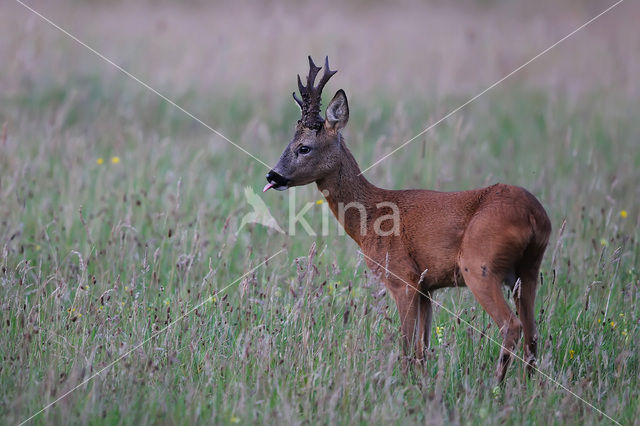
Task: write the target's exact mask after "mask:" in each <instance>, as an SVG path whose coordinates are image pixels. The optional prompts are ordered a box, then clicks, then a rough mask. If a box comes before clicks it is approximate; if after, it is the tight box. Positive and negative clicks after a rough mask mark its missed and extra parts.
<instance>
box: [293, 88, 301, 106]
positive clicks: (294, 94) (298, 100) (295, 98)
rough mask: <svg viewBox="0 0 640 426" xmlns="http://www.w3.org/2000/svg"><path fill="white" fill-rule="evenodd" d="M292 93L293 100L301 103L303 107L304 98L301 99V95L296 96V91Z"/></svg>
mask: <svg viewBox="0 0 640 426" xmlns="http://www.w3.org/2000/svg"><path fill="white" fill-rule="evenodd" d="M292 94H293V100H294V101H296V103H297V104H298V105H300V108H302V105H303V104H302V99H300V98H299V97H297V96H296V92H293V93H292Z"/></svg>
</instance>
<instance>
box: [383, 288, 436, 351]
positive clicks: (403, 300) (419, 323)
mask: <svg viewBox="0 0 640 426" xmlns="http://www.w3.org/2000/svg"><path fill="white" fill-rule="evenodd" d="M393 284H396V285H389V286H388V288H389V289H390V292H391V295H392V296H393V298H394V299H395V301H396V305H397V307H398V314H399V316H400V329H401V331H402V341H403V349H404V353H405V354H406V355H409V356H414V357H415V358H416V359H417V360H418V361H420V362H422V361H423V360H424V354H425V351H426V349H427V348H428V346H429V333H430V331H431V315H432V306H431V299H430V298H429V297H425V296H424V295H422V294H420V292H418V291H417V290H416V289H415V288H414V287H412V286H410V285H407V284H406V283H401V282H397V283H393Z"/></svg>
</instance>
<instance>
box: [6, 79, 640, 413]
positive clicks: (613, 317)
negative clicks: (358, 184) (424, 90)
mask: <svg viewBox="0 0 640 426" xmlns="http://www.w3.org/2000/svg"><path fill="white" fill-rule="evenodd" d="M71 87H73V88H74V90H73V91H72V90H70V88H71ZM174 95H175V98H176V99H178V101H179V103H181V104H183V105H184V106H185V107H187V109H189V110H190V111H194V112H195V113H196V115H198V116H199V117H201V118H202V119H203V120H204V121H206V122H208V123H210V124H212V125H213V126H214V127H216V128H219V129H221V130H222V131H223V132H224V133H225V134H226V135H227V136H228V137H230V138H231V139H233V140H234V141H237V142H238V143H240V144H241V145H243V146H244V147H246V148H247V149H248V150H249V151H250V152H252V153H255V154H256V156H258V157H259V158H262V159H264V160H265V161H266V162H267V163H269V164H273V163H275V160H276V159H277V157H278V156H279V154H280V152H281V150H282V148H283V147H284V146H285V144H286V141H288V140H289V138H290V137H291V130H292V127H293V124H294V122H295V120H296V117H297V112H296V109H295V107H294V105H293V103H292V102H290V99H289V98H288V95H287V94H286V93H284V94H283V95H282V104H281V105H279V106H277V107H276V108H271V109H268V110H265V109H264V108H261V106H260V104H259V102H256V101H255V99H251V97H250V96H249V95H240V96H235V95H226V96H219V95H218V96H215V95H212V96H205V95H204V94H202V93H199V92H197V91H192V92H190V93H186V94H174ZM205 99H206V100H205ZM464 100H466V99H445V100H444V101H441V102H439V103H438V105H435V104H434V103H430V102H428V101H425V100H423V99H413V100H410V101H406V102H404V103H403V104H402V105H399V104H398V103H397V102H396V101H395V100H394V99H393V98H392V97H389V96H388V95H385V94H383V93H381V94H380V95H379V96H378V97H376V98H372V99H369V100H368V101H369V102H364V101H362V100H360V101H359V102H358V103H353V104H352V106H351V109H352V120H351V122H350V123H349V126H348V129H347V132H346V137H347V140H348V143H349V145H350V146H351V147H352V149H353V151H354V153H355V155H356V158H357V159H358V160H359V161H360V163H361V166H362V167H363V168H364V167H366V166H368V165H369V164H371V163H372V162H373V161H374V160H375V159H377V158H379V157H380V156H381V155H382V154H383V153H386V152H388V151H390V150H391V149H392V148H393V147H395V146H397V145H398V144H399V143H401V142H402V141H404V140H406V139H408V138H409V137H411V136H413V135H414V134H415V133H417V132H418V131H420V130H421V129H422V128H424V127H425V125H426V123H428V122H429V120H431V121H434V120H436V119H438V118H439V117H440V116H442V115H443V112H446V111H448V110H449V109H451V108H453V107H455V106H457V105H458V104H460V103H461V101H464ZM616 103H617V100H616V99H611V98H610V97H607V96H606V95H603V94H598V93H594V94H592V95H589V96H585V97H584V99H581V101H580V102H578V103H570V102H568V101H564V100H563V99H562V96H557V95H555V96H551V94H548V93H545V92H540V91H534V90H528V89H523V88H520V87H517V86H514V85H507V86H506V87H504V88H502V89H500V90H497V91H495V92H492V93H491V94H490V95H487V96H485V97H483V98H482V99H481V100H479V101H478V102H476V103H475V104H473V105H472V106H471V107H469V108H468V109H465V110H463V111H461V112H460V113H459V114H457V115H455V116H454V117H453V118H451V119H450V120H449V121H447V122H445V123H442V124H441V125H440V126H438V127H436V128H435V129H433V131H432V132H430V133H429V134H427V135H426V136H425V138H424V139H422V140H418V141H416V142H415V143H414V144H413V145H410V146H408V147H407V148H406V149H404V150H402V151H400V152H398V153H397V154H396V155H394V156H392V157H390V158H388V159H387V160H386V161H385V162H383V163H382V164H381V165H379V166H377V167H376V168H374V169H372V170H371V171H370V172H368V173H367V176H368V177H369V179H370V180H372V181H373V182H374V183H376V184H378V185H380V186H384V187H389V188H391V187H394V188H402V187H424V188H438V189H441V190H461V189H468V188H472V187H478V186H482V185H485V184H489V183H493V182H496V181H502V182H508V183H513V184H517V185H521V186H525V187H527V188H528V189H530V190H531V191H532V192H534V193H535V194H536V195H537V196H538V197H539V198H540V199H541V201H542V203H543V204H544V205H545V206H546V208H547V210H548V212H549V214H550V217H551V219H552V223H553V227H554V231H553V235H552V239H551V242H550V244H549V248H548V251H547V254H546V256H545V260H544V263H543V266H542V276H543V279H544V283H543V285H541V287H540V290H539V292H538V298H537V312H538V321H539V328H540V341H539V352H540V353H539V366H540V369H541V370H542V371H544V372H545V373H546V374H548V375H549V376H551V377H552V378H553V379H554V380H555V381H557V382H559V383H560V384H562V385H563V386H566V387H567V388H569V389H570V390H571V391H572V392H575V393H576V394H577V395H579V396H580V397H581V398H584V399H585V400H586V401H589V402H590V403H592V404H594V405H595V406H596V407H598V408H600V409H602V410H603V411H604V412H606V413H607V414H608V415H609V416H611V417H612V418H614V419H616V420H617V421H620V422H621V423H624V424H631V423H634V422H635V421H637V420H636V419H637V418H638V416H639V415H640V392H639V391H638V389H639V388H640V382H639V375H640V369H639V361H640V360H639V356H638V348H637V342H638V341H640V325H639V324H640V300H639V292H640V269H639V268H638V265H640V262H639V260H640V249H639V247H638V237H639V227H638V217H639V214H640V211H639V209H638V205H637V199H638V197H639V196H640V194H639V193H638V182H639V181H640V173H639V172H638V170H639V169H640V150H638V147H637V140H638V136H639V135H640V124H639V123H638V121H637V118H636V117H635V116H634V114H635V112H637V110H638V109H637V105H626V104H625V105H616ZM0 120H1V121H2V122H4V121H7V122H8V123H9V125H8V138H7V139H6V140H5V141H2V140H0V154H1V155H0V218H1V221H0V256H1V257H0V302H1V306H2V309H1V310H0V319H1V323H0V324H1V327H2V328H3V331H2V333H0V360H1V363H0V383H1V386H0V388H1V389H2V390H1V391H0V423H3V424H11V423H17V422H21V421H23V420H25V419H26V418H28V417H29V416H30V415H32V414H34V413H36V412H37V411H38V410H40V409H41V408H42V407H43V406H45V405H46V404H47V403H49V402H50V401H53V400H55V399H56V398H58V397H60V396H62V395H63V394H64V393H65V392H67V391H69V390H71V389H73V388H74V387H75V386H77V385H78V384H80V383H82V381H83V380H85V379H86V378H88V377H90V376H91V375H92V374H94V373H96V372H98V371H100V370H101V369H102V368H104V367H105V366H107V365H109V363H111V362H113V361H114V360H116V359H118V357H119V356H120V355H122V354H125V353H127V351H129V350H130V349H131V348H133V347H135V346H136V345H137V344H139V343H140V342H142V341H144V340H145V339H148V338H150V337H151V336H152V334H153V333H154V332H155V331H157V330H161V329H163V328H164V327H165V326H166V325H168V324H170V323H171V322H172V321H176V320H177V322H176V323H175V325H173V326H172V327H170V328H169V329H167V330H166V331H164V332H162V333H160V334H159V335H158V336H157V337H155V338H153V339H151V340H150V341H149V342H147V343H145V344H144V345H142V346H141V347H140V348H138V349H136V350H134V351H133V353H131V354H130V355H129V356H126V357H124V359H122V360H121V361H119V362H117V363H116V364H115V365H114V366H113V367H112V368H109V369H108V370H107V371H105V372H103V373H102V374H100V375H99V376H98V377H95V378H94V379H92V380H91V381H89V382H88V383H87V384H85V385H82V386H80V387H79V388H78V389H77V390H75V391H74V392H72V393H71V394H69V395H68V396H67V397H66V398H64V399H63V400H61V401H60V402H58V403H56V404H55V405H54V406H53V407H51V408H50V409H48V410H47V411H45V412H44V413H41V414H39V415H38V416H37V417H36V418H35V419H34V420H33V423H36V424H45V423H91V424H98V423H107V424H139V423H166V424H190V423H193V422H200V423H208V422H214V423H220V424H227V423H235V422H238V423H286V424H289V423H291V424H299V423H307V424H308V423H332V424H333V423H340V424H352V423H375V424H387V423H394V424H406V423H436V424H438V423H480V424H484V423H495V424H504V423H506V424H520V423H527V424H545V423H546V424H565V423H569V424H582V423H604V424H606V423H608V420H607V419H606V418H604V417H603V416H601V415H600V414H598V413H597V412H595V411H594V410H592V409H591V408H589V407H588V406H587V405H585V404H584V403H582V402H580V401H579V400H578V399H577V398H576V397H575V396H572V395H570V394H569V393H568V392H566V391H565V390H563V389H561V388H559V387H558V386H557V385H556V384H554V383H553V382H552V381H550V380H547V379H545V377H543V376H542V375H536V376H535V377H534V378H533V379H532V380H529V381H527V380H525V379H524V377H523V366H522V364H521V363H519V362H515V363H514V364H513V365H512V367H511V369H510V371H509V374H508V376H507V381H506V385H505V387H504V388H503V389H497V390H496V389H494V383H493V371H494V368H495V364H496V361H497V356H498V351H499V347H498V346H497V345H495V344H494V343H492V342H491V341H489V340H488V339H487V338H486V337H483V336H482V335H481V333H479V332H478V331H477V330H474V329H472V328H471V327H469V326H467V325H466V324H465V322H466V321H468V322H470V323H471V324H472V325H473V326H474V327H475V328H476V329H479V330H484V331H486V333H487V334H488V336H490V337H492V338H494V339H497V338H498V337H499V333H498V330H497V329H496V327H495V326H494V325H493V324H492V323H491V321H490V319H489V317H488V315H487V314H486V313H485V312H484V311H482V309H481V308H480V307H479V306H478V305H477V304H476V303H475V301H474V300H473V297H472V296H471V294H470V293H469V292H468V291H467V290H466V289H447V290H443V291H440V292H439V293H437V294H436V300H437V301H438V302H439V303H442V304H443V305H444V306H446V307H447V309H449V310H451V311H453V312H455V316H452V315H450V314H449V313H448V312H446V311H445V310H443V309H437V310H436V315H435V319H434V329H433V330H432V335H433V339H432V341H433V345H432V348H431V350H430V353H429V356H428V362H427V363H426V366H425V367H424V368H421V367H417V366H412V365H409V366H406V365H405V366H404V367H403V362H402V360H401V356H400V355H401V354H400V351H399V348H400V346H399V332H398V328H399V320H398V317H397V312H396V309H395V306H394V305H393V301H392V300H391V298H390V297H389V296H388V295H383V294H381V291H380V290H381V289H382V287H381V284H380V283H379V282H378V281H377V280H376V279H375V278H374V277H372V276H371V275H370V274H369V273H368V272H367V270H366V268H365V266H364V263H363V262H362V261H361V259H360V257H359V256H358V254H357V249H356V245H355V244H354V243H353V242H352V241H350V240H349V239H348V237H346V236H338V235H337V228H336V226H337V225H336V222H335V221H334V220H333V219H332V220H331V223H330V230H331V233H330V236H325V237H310V236H307V235H306V234H305V233H304V232H298V235H297V236H295V237H288V236H284V235H281V234H278V233H274V232H272V231H270V230H267V229H266V228H263V227H261V226H259V225H255V226H254V225H251V226H249V227H247V228H245V229H244V230H242V231H241V232H239V233H237V234H236V230H237V227H238V225H239V223H240V219H241V217H242V215H243V214H244V213H245V212H248V211H250V207H249V206H248V205H247V203H246V202H245V200H244V195H243V187H245V186H251V187H252V188H254V190H255V191H256V192H259V189H260V188H261V187H262V185H263V184H264V177H263V176H264V173H265V172H266V170H265V169H264V168H263V167H262V166H261V165H260V164H258V163H256V162H254V161H253V160H251V159H250V158H249V157H247V156H245V155H244V154H243V153H241V152H239V151H237V150H236V149H235V148H233V147H231V146H230V145H228V144H226V143H225V142H224V141H222V140H221V139H220V138H217V137H215V136H212V135H211V134H209V133H208V131H207V130H206V129H204V128H202V127H201V126H199V125H198V124H197V123H195V122H194V121H193V120H191V119H190V118H188V117H186V116H185V115H183V114H181V113H180V112H178V111H176V110H175V109H174V108H172V107H170V106H168V105H167V104H165V103H164V102H163V101H161V100H159V99H158V98H157V97H155V96H154V95H152V94H150V93H147V92H144V91H142V89H140V88H137V87H135V86H134V85H133V84H132V83H129V82H122V80H120V77H118V79H115V80H105V79H103V78H100V77H95V76H89V77H83V78H77V79H76V80H74V81H73V82H70V83H69V85H64V86H56V85H55V84H50V85H47V84H42V85H41V86H38V85H36V86H34V87H29V88H28V90H27V89H25V90H24V91H23V92H22V93H20V94H19V95H18V96H14V95H12V96H5V97H4V98H2V99H0ZM0 124H2V123H0ZM114 156H117V157H119V158H120V162H119V163H117V164H114V163H112V161H111V158H112V157H114ZM98 158H102V159H103V160H104V162H103V164H97V160H98ZM296 196H297V199H298V203H299V204H302V203H306V202H308V201H314V200H316V199H318V198H320V196H319V194H318V193H317V190H316V189H315V187H311V186H310V187H309V188H300V189H297V192H296ZM288 197H289V194H286V193H284V194H283V193H272V192H270V193H267V194H266V195H265V196H263V199H264V200H265V202H266V203H267V205H268V206H269V207H270V209H271V211H272V213H273V214H274V216H275V217H276V218H278V219H279V220H280V222H281V225H286V221H285V220H284V218H286V216H287V212H288ZM322 208H323V206H315V207H314V208H313V209H312V211H311V212H310V213H309V214H308V215H307V218H308V220H309V222H310V223H311V224H312V226H313V227H314V229H317V230H320V228H321V209H322ZM623 210H624V211H626V212H627V215H626V217H624V218H623V217H622V216H621V211H623ZM563 222H566V223H565V224H564V225H563ZM282 248H284V250H285V251H284V252H283V253H282V254H280V255H278V256H276V257H275V258H274V259H272V260H270V261H269V262H268V264H266V265H264V266H262V267H259V268H258V269H256V270H255V272H253V273H251V274H249V275H248V276H247V277H246V278H244V279H242V280H241V281H240V282H238V283H237V284H234V285H231V286H230V287H229V288H228V289H227V290H225V291H224V292H219V290H220V289H222V288H225V287H227V285H229V284H230V283H232V282H233V281H234V280H236V278H237V277H239V276H241V275H243V274H244V273H246V272H247V271H249V270H251V268H253V267H255V266H257V265H259V264H260V263H261V262H263V261H264V260H265V259H266V258H267V257H269V256H271V255H272V254H274V253H276V252H278V250H280V249H282ZM212 295H215V300H212V301H209V302H207V299H208V298H210V296H212ZM203 302H204V304H203V305H202V306H199V307H198V308H197V309H196V310H195V311H193V312H192V309H193V308H194V307H196V306H198V305H199V304H202V303H203ZM185 314H186V315H185ZM183 316H184V317H183ZM436 326H437V327H441V329H440V330H441V333H440V335H438V336H437V335H436V331H435V327H436ZM518 353H521V348H520V347H519V348H518Z"/></svg>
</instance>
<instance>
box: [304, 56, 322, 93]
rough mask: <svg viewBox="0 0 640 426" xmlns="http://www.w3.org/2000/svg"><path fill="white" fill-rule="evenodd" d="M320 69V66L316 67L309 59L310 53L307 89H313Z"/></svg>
mask: <svg viewBox="0 0 640 426" xmlns="http://www.w3.org/2000/svg"><path fill="white" fill-rule="evenodd" d="M321 69H322V67H317V66H316V64H314V63H313V59H311V55H309V76H308V77H307V90H309V91H312V90H313V88H314V83H315V81H316V76H317V75H318V72H319V71H320V70H321Z"/></svg>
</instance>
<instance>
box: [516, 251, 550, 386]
mask: <svg viewBox="0 0 640 426" xmlns="http://www.w3.org/2000/svg"><path fill="white" fill-rule="evenodd" d="M543 253H544V252H543ZM541 260H542V254H540V255H539V256H537V257H533V259H531V257H530V256H527V253H526V252H525V256H524V257H523V262H522V264H523V265H525V266H521V267H519V268H518V271H517V272H518V275H519V276H520V285H519V286H518V288H516V289H515V291H514V293H513V299H514V301H515V304H516V309H517V310H518V316H519V317H520V321H522V326H523V332H524V359H525V361H526V363H527V372H528V373H529V375H531V373H532V372H533V369H534V368H535V366H536V354H537V347H538V329H537V326H536V317H535V303H536V290H537V287H538V274H539V272H540V263H541Z"/></svg>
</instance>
